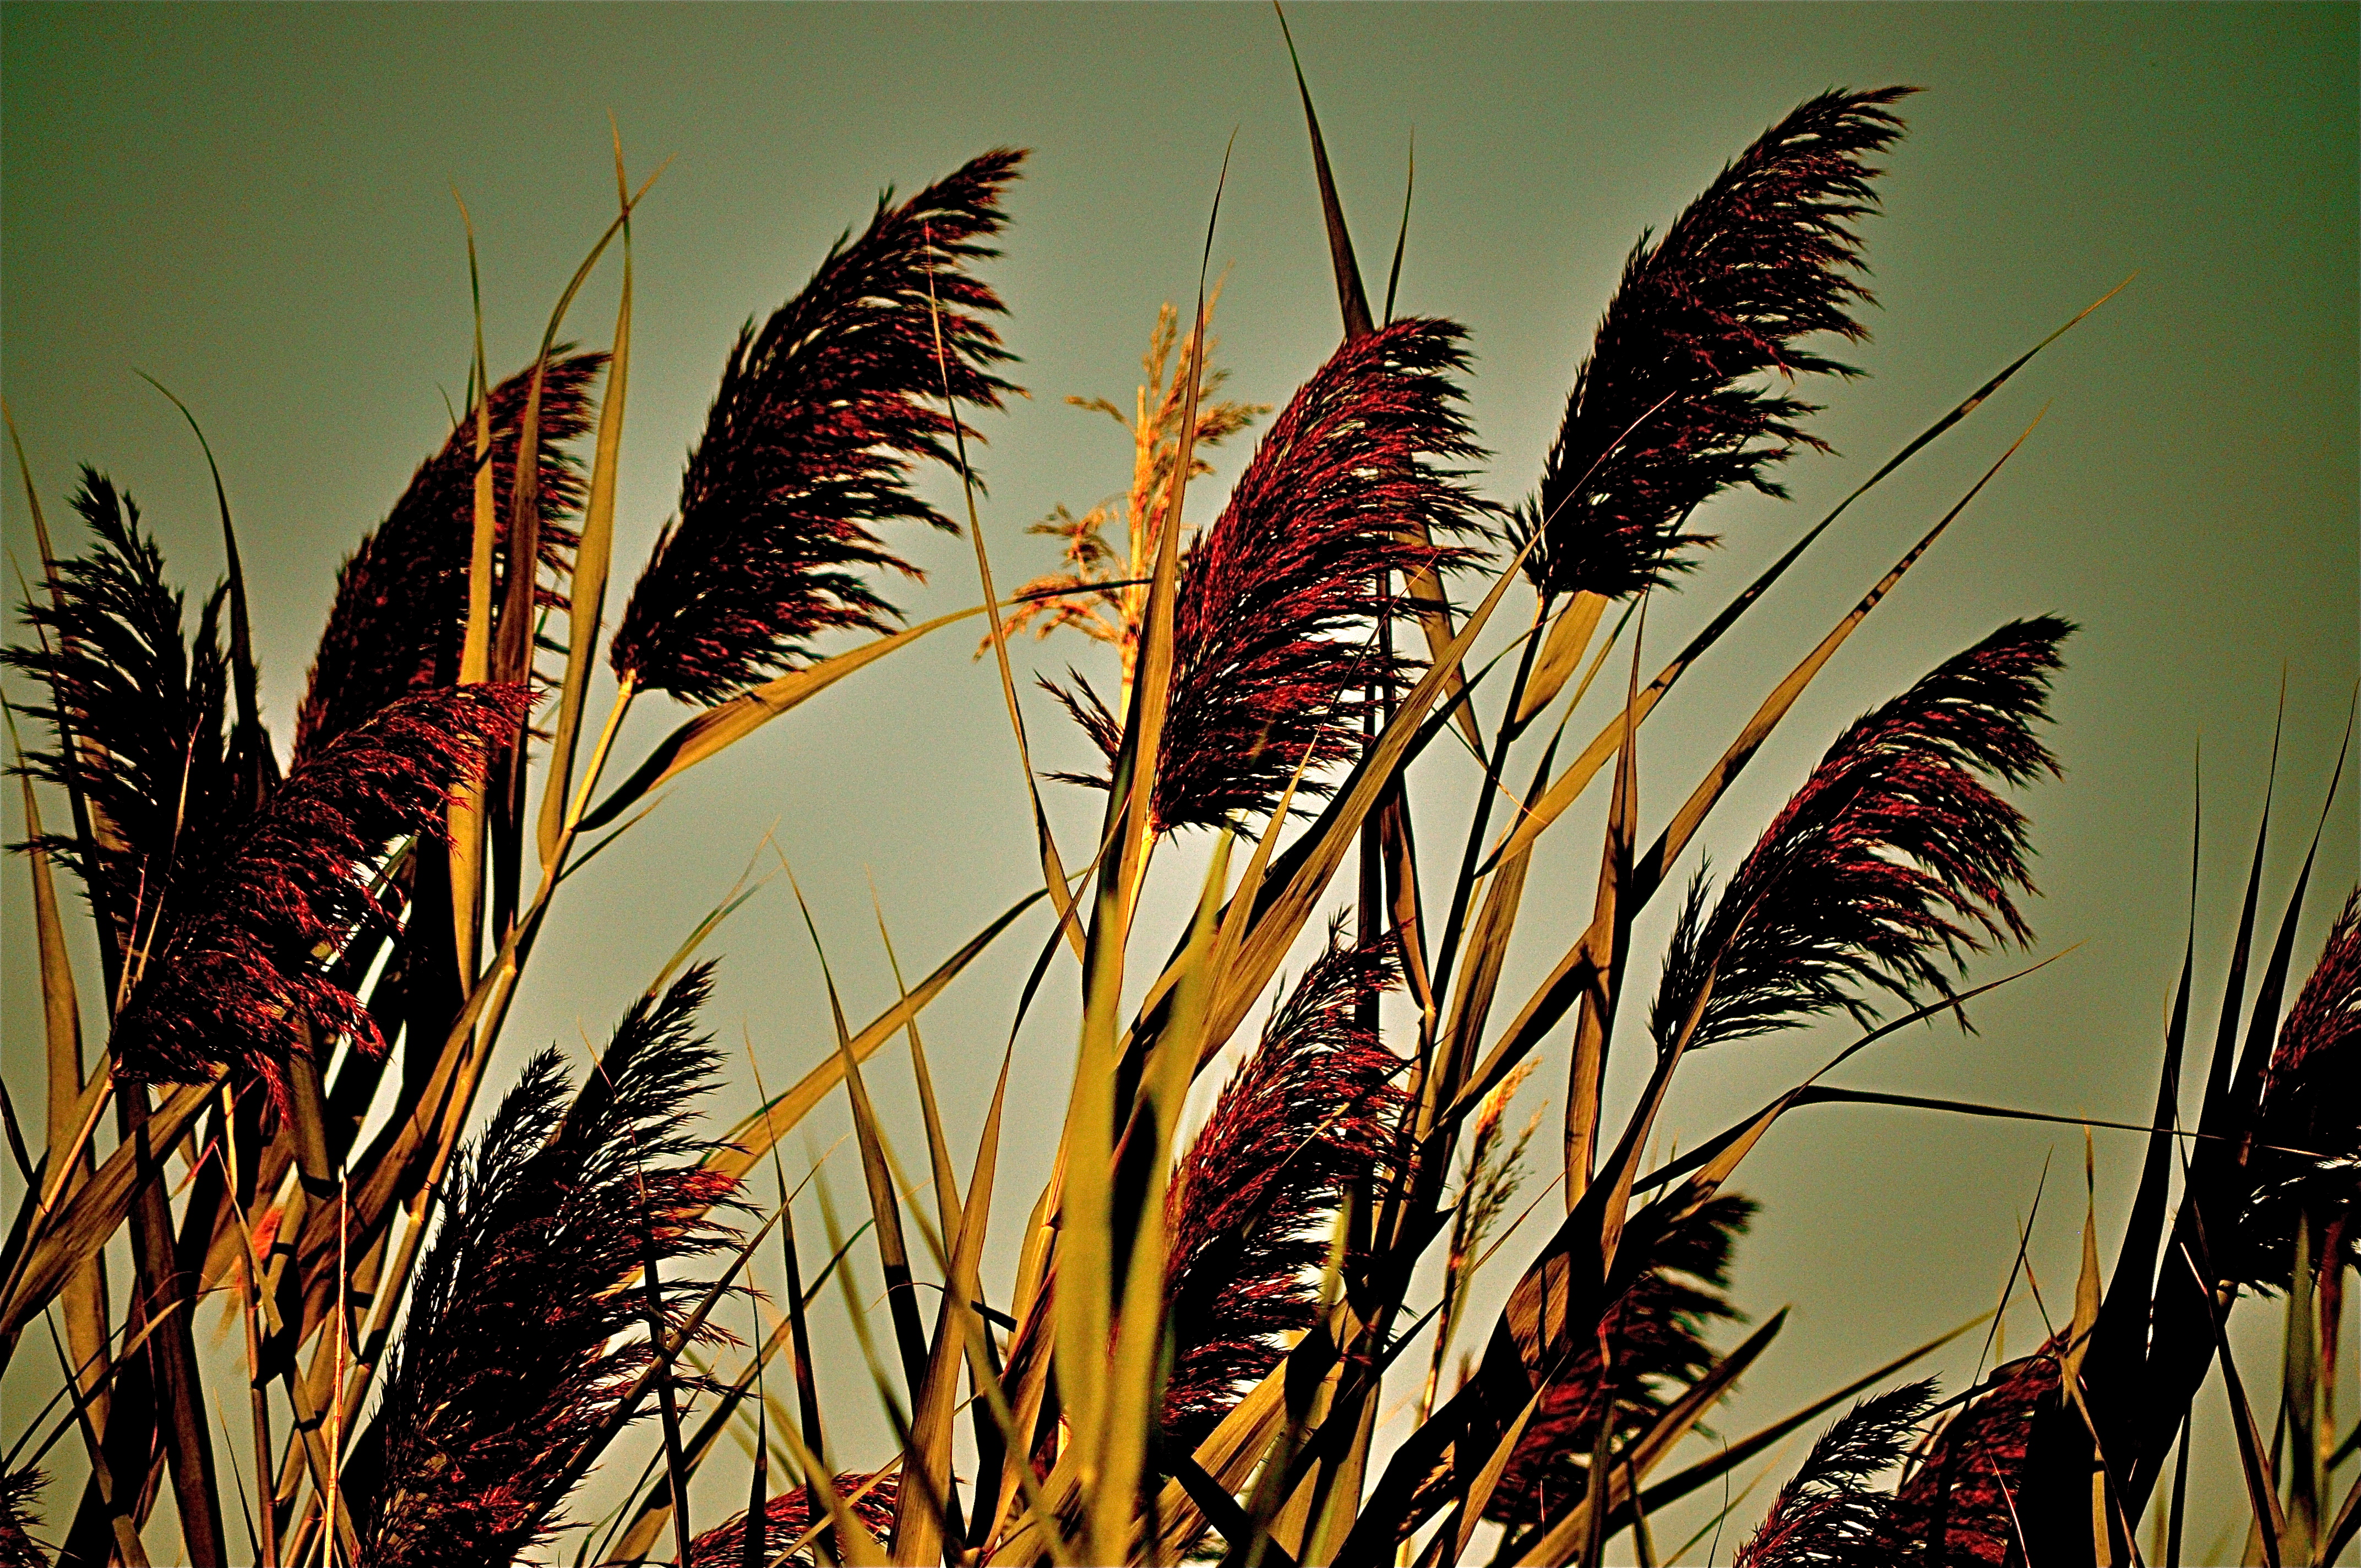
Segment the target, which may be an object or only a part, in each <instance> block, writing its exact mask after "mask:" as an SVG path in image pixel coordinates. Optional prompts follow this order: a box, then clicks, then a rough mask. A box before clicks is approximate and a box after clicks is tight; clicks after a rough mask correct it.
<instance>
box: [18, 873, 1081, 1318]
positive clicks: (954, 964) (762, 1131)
mask: <svg viewBox="0 0 2361 1568" xmlns="http://www.w3.org/2000/svg"><path fill="white" fill-rule="evenodd" d="M1044 896H1046V895H1045V894H1043V893H1042V891H1041V890H1040V889H1039V888H1035V889H1034V890H1033V891H1032V892H1031V893H1028V894H1026V895H1025V896H1024V897H1023V898H1020V899H1018V900H1017V901H1016V903H1015V904H1014V905H1010V906H1009V908H1008V909H1007V910H1006V911H1005V913H1003V914H1002V915H1001V916H999V917H998V918H996V919H994V921H993V922H992V923H991V924H990V925H988V926H986V927H984V928H983V930H982V931H980V932H978V933H976V935H975V936H974V937H972V938H969V940H968V941H967V943H966V944H965V945H964V946H962V947H961V948H960V949H959V950H958V951H957V952H955V953H953V954H952V955H951V956H950V958H948V959H944V960H943V961H942V963H941V964H939V965H938V966H937V967H936V969H935V971H934V972H933V973H932V974H929V975H928V976H927V978H926V979H924V980H922V981H919V982H918V986H917V990H915V991H913V992H910V993H909V994H908V995H907V996H906V997H904V998H903V999H902V1000H901V1001H899V1002H897V1003H895V1004H894V1005H893V1006H891V1007H889V1008H887V1009H886V1010H885V1011H884V1012H883V1013H881V1014H878V1015H877V1016H876V1017H875V1018H873V1019H872V1020H871V1021H870V1022H869V1024H868V1025H866V1026H865V1027H863V1028H862V1031H861V1032H860V1033H859V1034H857V1035H855V1036H852V1037H851V1039H850V1040H848V1041H847V1042H845V1044H844V1046H843V1047H842V1048H841V1049H840V1050H839V1051H837V1052H834V1053H831V1055H830V1056H829V1058H828V1059H826V1060H824V1061H822V1062H821V1063H820V1064H819V1065H818V1066H817V1067H815V1068H813V1069H811V1071H809V1072H807V1073H806V1074H805V1075H804V1076H803V1077H802V1078H801V1079H799V1080H796V1083H795V1084H794V1086H793V1087H791V1088H789V1089H786V1090H785V1091H782V1092H780V1093H779V1094H777V1095H776V1096H774V1097H773V1098H772V1099H771V1100H770V1101H768V1102H766V1103H764V1104H763V1105H762V1106H760V1107H758V1108H757V1109H755V1110H754V1111H753V1112H752V1113H750V1114H748V1115H747V1116H745V1117H744V1118H743V1119H741V1121H740V1122H739V1123H738V1124H737V1125H735V1126H733V1127H731V1128H730V1131H729V1133H728V1134H727V1135H725V1136H724V1137H723V1138H722V1139H721V1140H720V1141H719V1146H717V1147H716V1149H715V1151H714V1152H713V1153H712V1154H711V1155H709V1156H708V1157H707V1161H706V1163H707V1166H708V1168H710V1169H714V1170H719V1171H723V1172H726V1173H728V1174H729V1175H730V1176H743V1175H744V1174H745V1173H746V1172H747V1171H748V1170H750V1169H752V1168H753V1164H754V1162H755V1161H756V1160H758V1159H760V1158H762V1157H763V1155H764V1154H765V1153H767V1152H768V1151H769V1150H770V1149H771V1147H772V1146H774V1144H776V1143H777V1141H778V1140H779V1138H780V1137H781V1136H783V1135H785V1134H786V1133H788V1132H791V1131H793V1130H794V1128H795V1126H796V1124H797V1123H799V1122H801V1121H802V1120H803V1119H804V1118H805V1117H806V1116H807V1115H809V1114H810V1113H811V1112H812V1109H813V1107H815V1106H817V1105H818V1103H819V1102H821V1101H823V1100H825V1099H827V1098H828V1096H829V1093H831V1092H832V1091H834V1090H835V1088H836V1086H837V1085H838V1084H840V1083H841V1082H843V1081H844V1064H845V1059H846V1058H847V1057H850V1058H852V1059H854V1060H856V1061H867V1060H868V1059H869V1058H871V1057H873V1056H874V1055H875V1054H876V1053H877V1049H878V1047H881V1046H883V1045H884V1043H885V1042H886V1041H888V1040H890V1039H892V1038H893V1037H894V1036H895V1035H897V1034H899V1033H901V1031H902V1028H903V1026H904V1025H906V1024H908V1023H909V1021H910V1020H911V1019H912V1018H914V1017H916V1016H917V1014H918V1013H919V1011H920V1010H921V1009H923V1008H924V1007H926V1005H927V1004H928V1003H931V1002H932V1001H934V999H935V998H936V997H938V996H939V995H941V994H942V992H943V988H944V987H945V986H947V985H949V984H950V982H951V981H953V980H954V979H956V978H957V977H958V975H959V973H960V971H961V970H963V969H965V968H967V966H968V965H969V964H970V963H972V962H973V961H974V959H975V957H976V955H977V954H978V953H981V952H983V949H984V948H988V947H990V946H991V945H992V942H993V938H996V937H998V936H999V935H1000V934H1001V932H1003V931H1005V930H1006V929H1007V928H1008V927H1009V926H1010V925H1011V924H1012V923H1013V922H1014V921H1015V920H1016V917H1017V916H1020V915H1022V914H1024V913H1025V912H1026V911H1027V909H1030V908H1032V907H1033V905H1035V904H1036V903H1037V902H1038V901H1039V900H1040V899H1041V898H1043V897H1044ZM0 1322H5V1319H0Z"/></svg>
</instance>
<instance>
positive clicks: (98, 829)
mask: <svg viewBox="0 0 2361 1568" xmlns="http://www.w3.org/2000/svg"><path fill="white" fill-rule="evenodd" d="M72 506H73V509H74V510H75V511H77V512H79V513H80V514H81V516H82V521H84V522H85V523H87V524H88V525H89V526H90V530H91V532H93V534H95V535H96V536H97V543H95V544H94V545H93V548H92V549H91V551H90V552H89V554H84V555H82V556H79V557H76V558H74V559H72V560H67V561H60V562H57V563H54V565H56V567H57V583H58V593H57V596H56V599H55V601H54V602H51V601H49V600H48V599H35V600H31V601H28V602H27V604H26V605H25V606H24V615H25V619H26V620H28V621H30V622H31V623H32V624H33V626H34V627H35V628H37V629H38V632H39V633H40V638H41V641H40V645H39V646H38V647H36V648H29V649H27V648H11V649H9V650H7V651H6V652H5V653H0V661H5V663H7V664H9V665H10V666H12V667H14V668H16V669H19V670H23V671H25V672H27V674H32V675H35V676H37V677H38V678H39V679H40V680H42V681H43V682H45V683H46V684H47V685H48V687H49V696H50V704H49V706H48V707H38V708H35V709H33V710H32V711H33V713H34V714H35V716H36V717H37V718H46V719H48V720H49V722H50V723H51V724H52V725H53V726H55V727H56V728H57V729H58V731H59V733H60V735H64V734H71V736H72V737H73V738H74V742H75V744H74V745H73V747H72V748H71V749H68V748H67V747H65V746H63V745H60V747H59V748H58V749H57V750H55V751H46V752H37V753H35V754H34V755H32V756H30V757H28V758H27V762H26V767H27V771H29V772H30V773H32V774H33V776H34V777H36V778H40V779H46V780H48V781H49V782H51V783H55V784H62V785H66V786H68V787H79V788H80V789H81V791H82V795H83V797H84V798H85V799H87V800H88V801H89V803H90V809H91V817H92V821H93V829H94V831H93V838H94V839H96V840H97V841H96V842H95V843H94V844H92V845H90V846H88V847H87V850H88V852H87V853H85V846H83V845H82V843H80V842H79V841H78V840H77V839H75V838H74V837H73V836H71V835H70V834H50V835H48V836H45V837H44V838H43V839H41V840H40V842H41V845H42V847H43V848H44V849H46V850H48V851H49V853H50V854H51V855H53V856H55V857H56V858H57V859H58V860H59V861H61V862H63V863H64V864H65V865H67V866H69V867H71V869H72V870H73V872H75V873H76V874H77V875H78V876H80V877H81V878H82V885H83V887H84V889H85V890H86V891H87V893H88V894H89V895H90V900H91V905H92V907H93V911H94V912H95V913H96V914H97V915H98V916H99V917H100V921H101V925H102V928H103V929H104V932H105V934H106V935H107V936H108V937H109V938H112V940H113V941H114V943H115V948H116V950H118V951H125V950H128V949H129V948H132V947H133V946H134V945H135V944H136V943H137V941H138V940H140V939H141V938H145V937H148V934H149V932H150V930H151V928H152V927H155V926H156V924H157V917H158V913H159V911H161V912H163V913H164V914H165V915H166V916H173V915H175V914H176V913H185V912H188V911H190V910H191V909H192V908H193V905H192V901H191V899H190V893H191V889H192V883H195V882H197V881H200V880H202V878H203V876H204V875H205V873H206V872H209V871H210V870H211V869H212V868H213V866H214V863H215V862H216V861H217V860H218V858H219V856H220V853H221V850H222V848H223V844H224V840H225V839H226V838H228V837H229V836H230V834H231V833H232V832H233V831H234V829H235V828H236V825H237V821H238V817H239V797H238V793H237V789H236V780H235V778H234V776H233V774H232V771H231V769H230V767H229V764H228V748H227V735H226V724H225V704H226V701H227V694H228V689H229V661H228V655H227V654H226V653H225V651H224V649H223V646H222V639H221V611H222V604H223V590H222V589H220V588H216V589H214V592H213V594H212V595H211V596H210V597H209V598H207V599H206V600H205V602H204V605H203V609H201V610H200V611H199V614H198V618H197V628H196V633H195V635H194V636H193V637H188V636H186V635H185V634H184V630H183V625H182V621H183V615H184V611H185V609H186V604H185V600H184V598H183V596H182V595H181V591H180V590H179V589H177V588H174V587H171V586H170V584H168V583H167V582H166V581H165V580H164V557H163V554H162V552H161V551H159V549H158V548H157V545H156V542H155V540H154V538H153V537H151V536H150V535H149V534H148V533H147V532H145V531H144V530H143V529H142V528H141V526H140V520H139V508H138V505H137V502H135V501H134V500H133V499H131V496H130V494H129V493H128V492H127V491H118V490H117V489H116V488H115V485H114V483H113V481H111V480H110V479H108V478H107V477H106V476H105V475H104V474H102V473H100V472H99V471H98V470H97V469H95V468H92V467H88V466H84V467H83V469H82V486H81V488H79V489H77V490H76V491H75V492H74V496H73V499H72Z"/></svg>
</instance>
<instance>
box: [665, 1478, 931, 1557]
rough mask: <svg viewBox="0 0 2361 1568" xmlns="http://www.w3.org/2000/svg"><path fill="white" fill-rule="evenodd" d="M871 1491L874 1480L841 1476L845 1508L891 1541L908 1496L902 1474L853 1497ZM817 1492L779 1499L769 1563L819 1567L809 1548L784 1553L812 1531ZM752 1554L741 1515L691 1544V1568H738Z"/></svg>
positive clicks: (767, 1526)
mask: <svg viewBox="0 0 2361 1568" xmlns="http://www.w3.org/2000/svg"><path fill="white" fill-rule="evenodd" d="M863 1486H869V1477H868V1476H866V1475H839V1476H838V1477H837V1478H836V1495H837V1496H838V1497H851V1499H852V1500H851V1502H849V1503H848V1504H846V1505H845V1506H846V1507H847V1508H851V1510H852V1517H853V1518H855V1519H859V1520H860V1521H861V1522H862V1526H863V1527H864V1528H866V1529H867V1530H868V1531H869V1533H870V1534H872V1535H873V1536H875V1537H876V1538H877V1539H878V1540H879V1541H885V1540H887V1539H888V1538H889V1537H890V1536H891V1535H892V1533H893V1530H894V1508H895V1505H896V1503H898V1502H899V1501H900V1499H901V1496H902V1476H901V1473H900V1472H898V1471H897V1472H895V1474H893V1475H887V1476H884V1477H883V1478H881V1479H880V1480H879V1481H878V1483H877V1484H876V1485H875V1486H869V1490H868V1492H867V1493H865V1494H864V1495H862V1496H861V1497H853V1496H852V1495H853V1493H855V1492H858V1491H860V1490H861V1488H862V1487H863ZM812 1520H813V1514H812V1509H811V1492H810V1491H809V1489H807V1488H806V1487H803V1486H797V1487H796V1488H795V1489H793V1490H792V1491H786V1492H782V1493H780V1494H779V1495H778V1496H777V1497H773V1498H772V1499H771V1501H770V1506H769V1507H767V1508H764V1509H763V1532H762V1533H763V1541H762V1544H763V1557H762V1561H763V1562H764V1563H774V1564H775V1563H796V1564H798V1565H799V1568H800V1565H801V1564H805V1563H816V1562H818V1557H817V1556H816V1555H814V1553H813V1552H812V1550H811V1548H810V1547H808V1546H807V1547H805V1548H804V1549H803V1550H802V1551H801V1552H796V1554H795V1555H793V1556H792V1557H782V1556H780V1555H779V1554H780V1553H781V1552H784V1551H785V1550H786V1548H787V1547H789V1546H791V1545H793V1544H794V1543H795V1540H796V1537H797V1536H799V1535H801V1534H803V1532H804V1531H805V1530H809V1529H810V1528H811V1526H812ZM745 1552H746V1516H745V1515H744V1514H741V1515H739V1516H738V1517H737V1518H736V1519H731V1520H730V1522H729V1523H727V1524H724V1525H719V1526H717V1527H716V1528H714V1529H712V1530H707V1531H706V1532H705V1533H704V1534H703V1535H700V1536H698V1537H697V1539H696V1540H695V1541H691V1542H690V1543H689V1556H688V1561H689V1568H738V1565H739V1564H740V1563H743V1562H744V1561H745V1560H746V1559H745Z"/></svg>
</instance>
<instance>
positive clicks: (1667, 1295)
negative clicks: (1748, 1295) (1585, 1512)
mask: <svg viewBox="0 0 2361 1568" xmlns="http://www.w3.org/2000/svg"><path fill="white" fill-rule="evenodd" d="M1754 1211H1755V1205H1754V1204H1753V1203H1752V1201H1749V1200H1747V1199H1744V1198H1740V1197H1737V1196H1734V1195H1727V1196H1723V1197H1719V1198H1716V1199H1714V1200H1713V1201H1711V1202H1709V1203H1707V1204H1704V1205H1703V1206H1701V1207H1700V1208H1698V1209H1697V1212H1695V1213H1693V1214H1691V1215H1689V1216H1688V1217H1687V1218H1686V1219H1685V1220H1683V1221H1682V1222H1681V1223H1680V1224H1679V1225H1678V1226H1677V1227H1675V1229H1673V1230H1672V1231H1670V1232H1669V1233H1667V1234H1665V1235H1664V1238H1663V1239H1662V1240H1660V1241H1659V1242H1657V1243H1656V1245H1655V1246H1654V1248H1653V1252H1652V1253H1651V1255H1650V1257H1649V1262H1648V1267H1647V1269H1646V1271H1645V1272H1644V1273H1642V1274H1641V1275H1640V1276H1639V1277H1637V1278H1636V1279H1635V1280H1633V1282H1632V1284H1631V1288H1630V1289H1629V1290H1628V1291H1626V1292H1625V1293H1624V1295H1623V1298H1622V1299H1620V1301H1618V1302H1616V1303H1615V1305H1614V1306H1613V1307H1611V1308H1610V1309H1609V1310H1607V1312H1606V1313H1604V1314H1603V1315H1602V1316H1601V1317H1600V1319H1599V1324H1598V1335H1597V1336H1596V1337H1594V1338H1593V1339H1592V1340H1591V1341H1590V1343H1587V1344H1586V1345H1584V1346H1583V1349H1582V1353H1581V1354H1580V1355H1578V1356H1577V1357H1576V1358H1575V1359H1574V1360H1573V1361H1572V1362H1571V1363H1570V1364H1569V1365H1567V1366H1566V1367H1565V1370H1564V1371H1562V1372H1561V1373H1559V1374H1558V1376H1556V1378H1555V1379H1554V1381H1553V1382H1552V1384H1551V1386H1550V1389H1549V1392H1548V1393H1546V1394H1544V1395H1543V1397H1542V1405H1541V1409H1538V1410H1535V1411H1534V1412H1533V1417H1532V1420H1531V1421H1529V1422H1528V1423H1526V1426H1525V1435H1524V1436H1523V1437H1522V1438H1521V1439H1520V1440H1519V1442H1518V1443H1517V1447H1516V1450H1515V1452H1514V1453H1511V1454H1510V1458H1509V1464H1508V1467H1507V1469H1506V1470H1504V1471H1503V1472H1502V1473H1501V1476H1500V1485H1499V1489H1498V1490H1496V1491H1495V1492H1494V1493H1493V1494H1492V1501H1491V1503H1490V1505H1489V1506H1488V1508H1486V1510H1485V1513H1486V1516H1487V1517H1488V1518H1490V1519H1499V1520H1502V1521H1504V1522H1508V1523H1511V1524H1516V1525H1532V1524H1537V1523H1540V1522H1541V1521H1543V1520H1544V1519H1556V1518H1558V1517H1559V1516H1560V1515H1561V1514H1563V1513H1564V1512H1565V1509H1566V1508H1569V1507H1571V1506H1572V1505H1573V1504H1575V1503H1576V1502H1579V1501H1580V1500H1581V1499H1582V1496H1583V1493H1584V1490H1585V1487H1586V1486H1587V1482H1588V1475H1587V1472H1588V1469H1589V1463H1590V1456H1591V1455H1592V1454H1593V1453H1597V1452H1598V1428H1599V1423H1600V1422H1601V1421H1607V1420H1611V1421H1612V1422H1613V1423H1614V1431H1615V1441H1616V1444H1617V1446H1618V1447H1620V1446H1621V1445H1622V1444H1624V1443H1626V1442H1629V1441H1630V1440H1631V1439H1632V1438H1634V1437H1636V1436H1637V1435H1638V1434H1639V1433H1641V1432H1642V1431H1645V1430H1647V1429H1648V1428H1649V1427H1650V1426H1652V1425H1653V1424H1654V1422H1655V1420H1656V1418H1657V1417H1658V1416H1659V1415H1661V1414H1663V1412H1664V1406H1665V1405H1666V1404H1667V1403H1668V1402H1669V1401H1670V1400H1671V1399H1672V1398H1677V1397H1678V1396H1679V1394H1680V1392H1681V1390H1683V1389H1685V1388H1686V1387H1688V1386H1689V1385H1690V1384H1692V1383H1694V1382H1696V1381H1697V1378H1698V1377H1700V1376H1703V1375H1704V1374H1705V1373H1706V1372H1707V1371H1708V1369H1710V1368H1711V1367H1712V1365H1713V1363H1714V1354H1713V1351H1712V1349H1711V1348H1710V1347H1709V1346H1708V1345H1707V1343H1705V1334H1706V1331H1707V1329H1708V1327H1709V1326H1710V1325H1711V1324H1712V1323H1714V1322H1717V1321H1724V1320H1728V1319H1733V1318H1736V1317H1737V1316H1738V1315H1739V1314H1738V1310H1737V1309H1736V1308H1734V1307H1732V1306H1731V1305H1730V1301H1729V1299H1728V1298H1726V1297H1725V1296H1723V1295H1722V1293H1721V1292H1722V1290H1723V1289H1724V1288H1726V1287H1727V1286H1728V1285H1729V1283H1730V1249H1731V1245H1732V1244H1733V1243H1734V1242H1735V1241H1736V1239H1737V1238H1738V1237H1739V1236H1741V1235H1742V1234H1745V1231H1746V1227H1747V1224H1748V1223H1749V1222H1750V1221H1752V1218H1753V1216H1754ZM1601 1340H1604V1341H1605V1343H1606V1352H1607V1354H1605V1355H1604V1356H1603V1357H1602V1355H1601V1354H1600V1344H1599V1342H1600V1341H1601Z"/></svg>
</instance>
